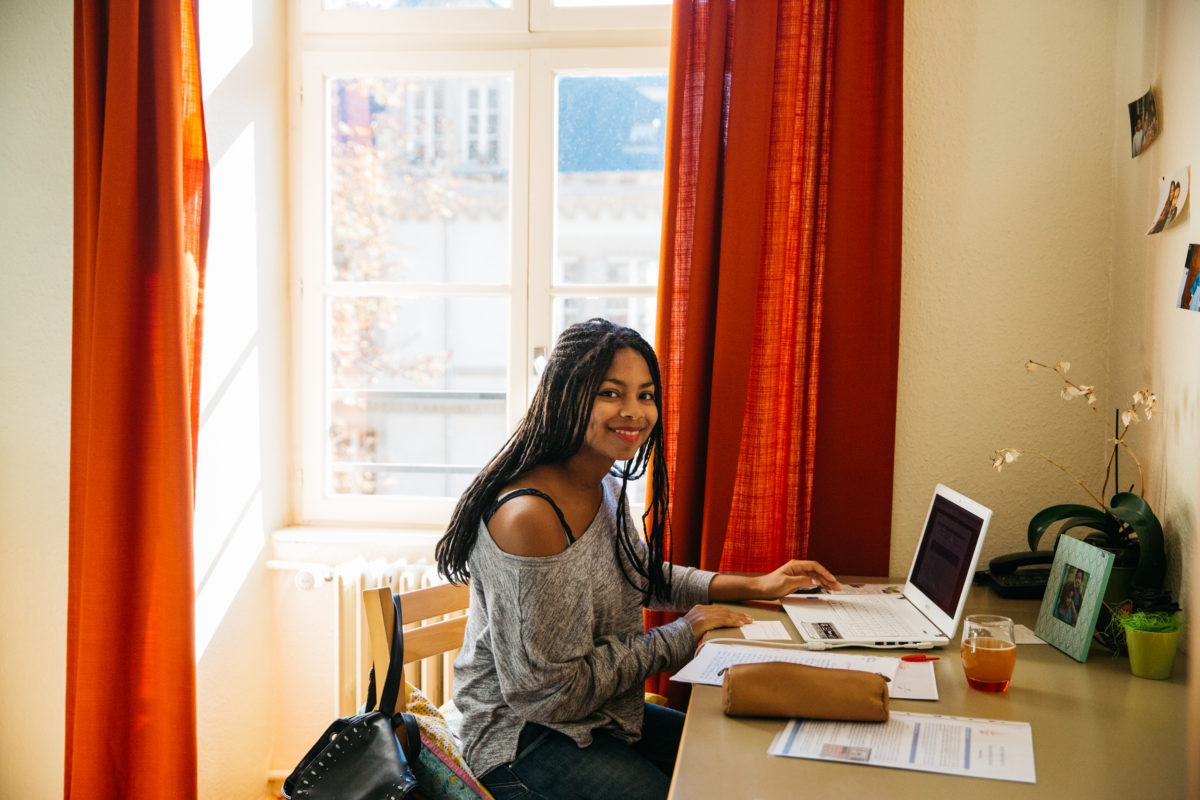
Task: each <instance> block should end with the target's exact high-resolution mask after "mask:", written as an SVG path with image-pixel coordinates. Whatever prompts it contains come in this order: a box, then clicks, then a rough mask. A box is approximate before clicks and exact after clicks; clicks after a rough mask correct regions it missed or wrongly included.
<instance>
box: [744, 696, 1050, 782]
mask: <svg viewBox="0 0 1200 800" xmlns="http://www.w3.org/2000/svg"><path fill="white" fill-rule="evenodd" d="M767 752H768V753H770V754H771V755H773V756H791V757H792V758H811V759H815V760H817V761H846V762H849V763H852V764H865V765H869V766H875V767H892V768H895V769H910V770H918V771H921V772H940V773H943V774H946V775H964V776H967V777H972V778H991V779H993V780H1002V781H1019V782H1021V783H1036V782H1037V780H1036V774H1035V771H1034V765H1033V730H1032V729H1031V728H1030V727H1029V723H1028V722H1010V721H1003V720H990V719H970V718H968V717H949V716H942V715H939V714H912V713H908V712H901V711H893V712H892V713H891V715H890V718H889V719H888V721H887V722H883V723H876V722H827V721H824V720H797V719H794V720H790V721H789V722H788V723H787V725H786V726H784V729H783V730H782V731H781V732H780V733H779V734H778V735H777V736H776V737H775V740H774V741H773V742H771V746H770V747H769V748H768V749H767Z"/></svg>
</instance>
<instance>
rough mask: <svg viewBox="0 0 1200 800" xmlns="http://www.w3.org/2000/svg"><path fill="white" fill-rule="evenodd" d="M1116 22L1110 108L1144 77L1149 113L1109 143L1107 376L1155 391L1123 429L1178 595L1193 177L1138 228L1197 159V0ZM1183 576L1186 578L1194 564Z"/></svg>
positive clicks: (1199, 486) (1198, 408) (1190, 425)
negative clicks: (1141, 136) (1137, 134)
mask: <svg viewBox="0 0 1200 800" xmlns="http://www.w3.org/2000/svg"><path fill="white" fill-rule="evenodd" d="M1118 31H1119V33H1118V39H1117V44H1118V46H1117V62H1116V63H1117V78H1116V86H1115V91H1114V96H1113V98H1112V101H1111V103H1112V109H1113V110H1112V113H1113V115H1114V116H1117V115H1120V114H1124V113H1127V112H1126V106H1127V104H1128V103H1129V102H1130V101H1131V100H1134V99H1136V98H1137V97H1139V96H1140V95H1141V94H1143V93H1144V92H1145V91H1146V89H1147V87H1150V86H1153V87H1154V94H1155V99H1156V101H1157V104H1158V109H1159V117H1160V123H1161V124H1160V133H1159V135H1158V137H1157V138H1156V139H1155V141H1154V142H1153V143H1152V144H1151V145H1150V147H1149V148H1148V149H1147V150H1146V151H1145V152H1144V153H1143V154H1142V155H1141V156H1139V157H1138V158H1130V156H1129V146H1128V142H1129V139H1128V118H1127V117H1126V119H1125V120H1124V121H1123V124H1122V125H1120V126H1119V128H1120V130H1119V132H1118V135H1117V136H1116V143H1115V145H1114V148H1113V151H1114V155H1113V163H1114V164H1115V167H1116V171H1115V176H1116V183H1115V185H1116V213H1115V215H1114V223H1113V235H1114V240H1115V248H1114V259H1113V277H1112V305H1111V311H1110V320H1111V327H1112V345H1111V355H1110V362H1109V363H1110V375H1111V379H1110V383H1111V385H1112V387H1113V389H1114V394H1116V395H1117V396H1118V397H1121V398H1125V399H1128V397H1129V395H1130V394H1131V393H1132V392H1134V391H1136V390H1137V389H1140V388H1142V387H1145V386H1150V387H1152V388H1153V389H1154V390H1155V391H1157V393H1158V396H1159V402H1160V405H1161V411H1162V413H1161V415H1160V416H1159V417H1157V418H1156V419H1155V420H1154V421H1153V422H1152V423H1151V424H1149V425H1145V426H1140V429H1139V430H1137V431H1136V433H1137V438H1136V439H1135V440H1134V441H1135V442H1136V445H1137V448H1136V449H1137V452H1138V456H1139V457H1140V458H1141V459H1142V461H1143V463H1144V464H1145V465H1146V483H1147V492H1146V499H1147V500H1148V501H1149V502H1150V504H1151V505H1152V506H1153V507H1154V508H1155V510H1156V511H1157V512H1158V516H1159V518H1160V519H1161V521H1162V523H1163V528H1164V532H1165V534H1166V537H1167V548H1168V553H1167V566H1168V571H1167V582H1168V585H1169V586H1170V587H1171V588H1172V589H1175V588H1179V587H1180V583H1181V580H1182V584H1183V591H1184V593H1185V594H1189V595H1190V594H1192V593H1193V592H1188V591H1187V590H1188V588H1189V580H1188V578H1189V575H1188V571H1187V570H1181V565H1186V564H1188V563H1191V562H1193V561H1194V559H1195V555H1196V554H1195V552H1194V550H1195V542H1196V537H1197V531H1198V530H1200V358H1198V357H1197V354H1198V353H1200V314H1198V313H1196V312H1194V311H1183V310H1180V309H1178V308H1176V307H1175V306H1176V304H1177V302H1178V297H1179V288H1180V278H1181V275H1182V272H1183V263H1184V259H1185V258H1186V256H1187V250H1188V245H1189V244H1190V243H1193V242H1195V243H1200V233H1198V231H1197V228H1196V216H1195V214H1194V213H1193V211H1192V209H1193V208H1194V204H1195V199H1194V198H1195V189H1196V187H1195V185H1194V184H1193V186H1192V187H1191V189H1190V191H1189V197H1190V198H1191V199H1189V200H1188V203H1187V205H1186V206H1184V208H1183V209H1182V211H1181V213H1180V216H1179V217H1178V218H1177V219H1176V221H1175V223H1174V224H1173V225H1172V226H1171V227H1170V228H1168V229H1166V230H1165V231H1163V232H1162V233H1160V234H1157V235H1155V236H1146V235H1145V232H1146V230H1147V229H1148V228H1149V227H1150V225H1151V224H1152V223H1153V221H1154V219H1155V218H1156V217H1157V211H1158V205H1159V202H1158V183H1159V178H1160V177H1161V176H1162V175H1164V174H1167V173H1170V172H1174V171H1175V170H1177V169H1179V168H1180V167H1185V166H1189V165H1195V164H1196V163H1197V161H1198V160H1200V109H1198V108H1197V107H1196V97H1197V96H1198V95H1200V51H1198V50H1197V48H1196V37H1197V35H1198V34H1200V5H1197V4H1196V3H1194V2H1186V0H1175V1H1173V2H1161V3H1155V2H1149V1H1148V0H1147V2H1136V3H1122V4H1121V5H1120V17H1119V21H1118ZM1195 174H1196V173H1195V171H1194V170H1193V172H1192V176H1193V177H1192V180H1193V181H1194V180H1195V177H1194V176H1195ZM1131 436H1132V434H1131ZM1122 482H1124V480H1122ZM1190 577H1191V580H1192V581H1194V580H1195V579H1196V570H1195V569H1193V571H1192V572H1191V576H1190ZM1196 611H1197V612H1200V608H1198V609H1196ZM1193 752H1194V751H1193Z"/></svg>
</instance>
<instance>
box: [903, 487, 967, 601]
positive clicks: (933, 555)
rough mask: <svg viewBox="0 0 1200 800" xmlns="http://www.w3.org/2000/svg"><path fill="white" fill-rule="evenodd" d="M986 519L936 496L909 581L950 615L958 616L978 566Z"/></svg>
mask: <svg viewBox="0 0 1200 800" xmlns="http://www.w3.org/2000/svg"><path fill="white" fill-rule="evenodd" d="M984 522H985V520H984V519H983V518H981V517H979V516H976V515H975V514H972V513H971V512H970V511H969V510H968V509H966V508H963V507H962V506H961V505H957V504H955V503H954V502H952V501H951V500H949V499H948V498H946V497H945V496H943V495H942V494H940V493H938V494H935V495H934V498H933V505H932V506H931V507H930V509H929V518H928V519H927V520H926V521H925V532H924V534H923V535H922V536H921V548H920V550H918V551H917V555H916V558H915V559H914V560H913V565H912V572H911V573H910V575H909V583H910V584H912V585H913V586H915V587H916V588H918V589H920V590H921V592H922V593H923V594H924V595H925V596H926V597H928V598H929V599H930V600H932V601H933V603H934V605H936V606H937V607H938V608H940V609H941V610H942V611H943V612H944V613H945V614H946V615H947V616H949V617H954V616H956V615H957V613H958V607H959V600H960V598H961V597H962V588H963V585H964V584H965V583H966V582H967V580H968V578H969V577H970V572H971V570H973V569H974V568H975V558H974V555H975V553H976V545H977V544H978V542H979V537H980V535H981V534H982V532H983V528H984Z"/></svg>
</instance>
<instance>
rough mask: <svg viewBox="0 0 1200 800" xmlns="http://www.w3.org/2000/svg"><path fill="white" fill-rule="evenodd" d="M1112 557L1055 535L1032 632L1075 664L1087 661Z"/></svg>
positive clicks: (1080, 542)
mask: <svg viewBox="0 0 1200 800" xmlns="http://www.w3.org/2000/svg"><path fill="white" fill-rule="evenodd" d="M1115 558H1116V556H1114V555H1113V554H1112V553H1110V552H1108V551H1107V550H1101V549H1100V548H1099V547H1095V546H1093V545H1090V544H1088V543H1087V542H1084V541H1082V540H1081V539H1076V538H1074V537H1072V536H1059V537H1058V546H1057V547H1055V549H1054V564H1053V565H1052V566H1051V567H1050V578H1049V580H1048V582H1047V583H1046V593H1045V594H1044V595H1043V596H1042V605H1041V608H1040V609H1039V611H1038V617H1037V625H1036V627H1035V628H1034V633H1036V634H1037V636H1038V638H1040V639H1042V640H1043V641H1045V642H1047V643H1049V644H1052V645H1054V646H1055V647H1057V648H1058V649H1059V650H1062V651H1063V652H1064V653H1066V654H1067V655H1069V656H1070V657H1071V658H1073V659H1075V660H1076V661H1079V662H1084V661H1087V656H1088V649H1089V648H1090V647H1091V644H1092V633H1093V632H1094V631H1095V630H1096V619H1097V618H1098V617H1099V615H1100V605H1101V602H1102V601H1103V599H1104V590H1105V589H1106V588H1107V587H1108V578H1109V576H1110V575H1111V574H1112V566H1113V561H1114V560H1115Z"/></svg>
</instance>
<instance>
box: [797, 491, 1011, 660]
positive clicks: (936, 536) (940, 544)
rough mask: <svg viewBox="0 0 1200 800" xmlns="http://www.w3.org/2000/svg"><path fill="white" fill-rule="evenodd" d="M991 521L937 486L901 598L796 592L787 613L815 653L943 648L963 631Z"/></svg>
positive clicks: (977, 507)
mask: <svg viewBox="0 0 1200 800" xmlns="http://www.w3.org/2000/svg"><path fill="white" fill-rule="evenodd" d="M991 519H992V512H991V510H990V509H987V508H985V507H984V506H981V505H980V504H979V503H976V502H975V501H974V500H971V499H969V498H967V497H964V496H963V495H961V494H959V493H958V492H956V491H954V490H953V489H950V488H947V487H945V486H943V485H941V484H940V483H939V484H938V485H937V488H936V489H935V490H934V492H933V501H932V502H931V503H930V504H929V513H928V514H927V515H926V517H925V529H924V530H923V531H922V532H921V541H920V542H919V543H918V544H917V553H916V555H915V556H914V557H913V562H912V567H911V568H910V569H909V572H908V581H907V582H906V583H905V584H904V590H903V592H902V593H874V594H852V593H847V592H821V593H817V594H792V595H788V596H787V597H785V598H783V610H784V611H785V612H787V615H788V617H790V618H791V620H792V624H794V625H795V626H796V630H797V631H798V632H799V633H800V638H802V639H803V640H804V642H805V645H806V646H807V647H808V648H809V649H810V650H825V649H828V648H831V647H913V648H927V647H942V646H945V645H947V644H949V643H950V641H951V640H952V639H953V638H954V636H955V633H956V632H957V631H958V622H959V620H960V619H961V618H962V614H963V604H964V603H965V602H966V598H967V590H968V589H969V588H970V586H971V578H972V577H973V576H974V574H975V565H976V563H977V562H978V561H979V552H980V550H981V549H982V547H983V537H984V534H985V533H987V527H988V523H989V522H990V521H991Z"/></svg>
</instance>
